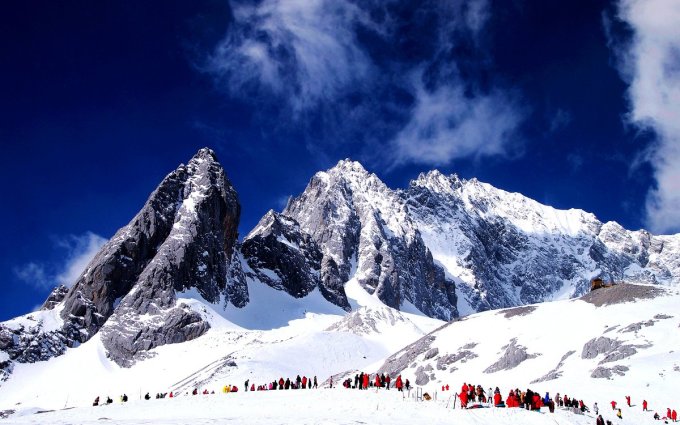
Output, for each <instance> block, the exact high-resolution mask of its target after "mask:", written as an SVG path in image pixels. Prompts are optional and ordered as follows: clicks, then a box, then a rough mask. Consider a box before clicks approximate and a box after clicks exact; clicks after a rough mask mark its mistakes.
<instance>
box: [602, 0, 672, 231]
mask: <svg viewBox="0 0 680 425" xmlns="http://www.w3.org/2000/svg"><path fill="white" fill-rule="evenodd" d="M618 18H619V19H621V20H622V21H624V22H626V23H627V24H628V25H630V27H631V29H632V30H633V39H632V40H631V42H630V43H628V44H625V45H616V44H614V45H612V48H613V49H615V54H616V55H617V56H618V57H622V60H619V61H618V65H619V67H620V70H621V74H622V76H624V78H627V79H628V80H629V82H630V87H629V89H628V100H629V103H630V114H629V117H628V119H629V120H630V121H631V122H633V123H635V124H636V125H638V126H639V127H641V128H650V129H653V130H654V131H655V133H656V135H657V144H656V146H655V147H654V152H653V154H652V155H651V156H650V160H651V164H652V166H653V168H654V177H655V179H656V187H655V188H653V189H652V190H650V192H649V194H648V198H647V204H646V207H647V225H648V226H649V227H650V228H651V229H652V230H653V231H655V232H660V233H670V232H678V231H680V25H678V23H680V2H678V1H677V0H622V1H621V2H620V3H619V9H618ZM606 29H607V28H606Z"/></svg>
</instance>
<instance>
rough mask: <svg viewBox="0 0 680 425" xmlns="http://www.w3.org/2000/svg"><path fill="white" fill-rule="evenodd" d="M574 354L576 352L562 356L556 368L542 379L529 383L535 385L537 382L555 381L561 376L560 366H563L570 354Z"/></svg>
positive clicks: (569, 352)
mask: <svg viewBox="0 0 680 425" xmlns="http://www.w3.org/2000/svg"><path fill="white" fill-rule="evenodd" d="M574 353H576V351H573V350H571V351H568V352H567V353H566V354H565V355H563V356H562V358H561V359H560V361H559V363H557V366H555V368H554V369H553V370H551V371H550V372H548V373H546V374H545V375H543V376H542V377H540V378H538V379H534V380H533V381H531V383H532V384H537V383H539V382H545V381H552V380H554V379H557V378H559V377H561V376H562V370H561V369H562V366H563V365H564V361H565V360H567V359H568V358H569V357H570V356H571V355H572V354H574Z"/></svg>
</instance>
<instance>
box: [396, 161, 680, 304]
mask: <svg viewBox="0 0 680 425" xmlns="http://www.w3.org/2000/svg"><path fill="white" fill-rule="evenodd" d="M401 195H402V198H403V200H404V202H405V203H406V204H407V205H408V211H409V216H410V217H411V218H412V220H413V222H414V223H415V225H416V227H417V228H418V229H419V230H420V232H421V234H422V237H423V240H424V241H425V245H426V246H427V247H428V248H429V249H430V250H431V251H432V254H433V256H434V258H435V259H436V260H438V262H439V263H440V264H442V265H443V266H444V268H445V269H446V271H447V273H448V274H449V275H450V276H453V277H454V278H455V280H456V284H457V285H456V288H457V290H458V293H459V298H460V299H461V302H460V303H459V306H460V307H461V309H462V310H463V312H475V311H481V310H486V309H492V308H502V307H510V306H517V305H523V304H531V303H538V302H542V301H546V300H551V299H559V298H567V297H575V296H579V295H583V294H584V293H586V292H588V291H589V290H590V284H589V283H590V279H591V278H592V277H595V276H598V275H599V276H602V277H603V278H604V279H605V280H613V281H621V280H625V281H626V282H630V283H660V284H672V285H677V284H678V283H680V235H675V236H653V235H651V234H650V233H649V232H646V231H644V230H641V231H637V232H631V231H627V230H625V229H623V228H622V227H621V226H619V225H618V224H616V223H613V222H609V223H601V222H600V221H598V220H597V219H596V218H595V216H594V215H592V214H589V213H586V212H584V211H581V210H568V211H563V210H557V209H554V208H551V207H548V206H545V205H542V204H539V203H538V202H536V201H533V200H531V199H529V198H526V197H524V196H522V195H520V194H517V193H508V192H505V191H502V190H499V189H496V188H494V187H492V186H491V185H488V184H485V183H481V182H479V181H477V180H476V179H472V180H463V179H460V178H458V177H457V176H456V175H451V176H444V175H443V174H441V173H439V172H438V171H431V172H429V173H427V174H421V175H420V176H419V177H418V179H416V180H415V181H413V182H411V184H410V186H409V187H408V189H407V190H406V191H403V192H401Z"/></svg>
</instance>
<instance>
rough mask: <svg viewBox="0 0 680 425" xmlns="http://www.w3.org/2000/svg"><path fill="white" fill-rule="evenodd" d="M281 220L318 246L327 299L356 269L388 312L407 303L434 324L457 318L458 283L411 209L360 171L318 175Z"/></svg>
mask: <svg viewBox="0 0 680 425" xmlns="http://www.w3.org/2000/svg"><path fill="white" fill-rule="evenodd" d="M283 215H285V216H287V217H290V218H292V219H294V220H295V221H296V222H297V223H299V226H300V229H301V231H302V232H304V233H306V234H308V235H310V236H311V238H312V239H313V240H314V241H315V242H316V243H317V245H318V246H319V248H320V250H321V252H322V254H323V258H324V262H323V263H322V273H321V278H322V281H323V284H324V285H323V286H322V287H321V288H322V293H324V290H325V291H328V292H331V293H334V294H337V293H340V291H341V289H340V288H341V283H343V282H346V281H347V280H348V279H349V277H350V272H351V269H352V266H353V264H356V267H357V273H356V277H357V279H358V281H359V283H360V284H361V285H362V286H363V287H364V288H365V289H366V290H367V291H368V292H369V293H370V294H376V296H377V297H378V298H379V299H380V300H381V301H383V302H384V303H385V304H387V305H388V306H390V307H393V308H396V309H399V308H400V307H401V306H402V304H403V303H404V302H405V301H408V302H411V303H412V304H414V305H415V306H416V307H417V308H418V309H419V310H420V311H422V312H423V313H425V314H427V315H428V316H431V317H437V318H440V319H444V320H450V319H452V318H454V317H456V316H457V315H458V312H457V309H456V302H457V297H456V292H455V287H454V283H453V282H452V281H451V280H449V279H447V278H446V276H445V274H444V271H443V269H442V268H441V267H440V266H438V265H437V264H435V262H434V260H433V258H432V254H431V253H430V251H429V250H428V249H427V247H426V246H425V244H424V242H423V240H422V237H421V235H420V232H419V231H418V230H417V229H416V227H415V226H414V224H413V222H412V221H411V219H410V218H409V217H408V210H407V206H406V205H405V203H404V202H403V201H402V200H401V199H400V197H399V195H398V194H397V193H396V192H395V191H392V190H390V189H389V188H388V187H387V186H385V184H384V183H382V182H381V181H380V180H379V179H378V178H377V177H376V176H375V175H373V174H369V173H368V172H367V171H366V170H365V169H364V168H363V167H362V166H361V164H359V163H357V162H352V161H348V160H346V161H340V163H338V165H337V166H336V167H334V168H332V169H331V170H328V171H327V172H322V173H317V174H316V175H315V176H314V177H313V178H312V179H311V181H310V182H309V184H308V186H307V188H306V189H305V191H304V192H303V193H302V194H301V195H300V196H298V197H296V198H294V199H292V200H291V201H290V202H289V203H288V205H287V206H286V208H285V210H284V211H283ZM331 298H333V297H331ZM339 305H340V304H339Z"/></svg>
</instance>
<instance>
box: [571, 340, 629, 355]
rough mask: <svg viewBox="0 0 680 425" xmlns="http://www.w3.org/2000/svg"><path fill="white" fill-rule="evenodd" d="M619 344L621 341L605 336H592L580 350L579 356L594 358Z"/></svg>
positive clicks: (608, 351) (610, 350)
mask: <svg viewBox="0 0 680 425" xmlns="http://www.w3.org/2000/svg"><path fill="white" fill-rule="evenodd" d="M620 346H621V341H618V340H616V339H611V338H607V337H603V336H601V337H599V338H593V339H591V340H590V341H588V342H586V343H585V345H584V346H583V350H582V351H581V358H584V359H594V358H595V357H597V356H599V355H600V354H608V353H611V352H613V351H615V350H616V349H617V348H619V347H620Z"/></svg>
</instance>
